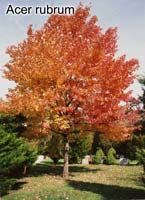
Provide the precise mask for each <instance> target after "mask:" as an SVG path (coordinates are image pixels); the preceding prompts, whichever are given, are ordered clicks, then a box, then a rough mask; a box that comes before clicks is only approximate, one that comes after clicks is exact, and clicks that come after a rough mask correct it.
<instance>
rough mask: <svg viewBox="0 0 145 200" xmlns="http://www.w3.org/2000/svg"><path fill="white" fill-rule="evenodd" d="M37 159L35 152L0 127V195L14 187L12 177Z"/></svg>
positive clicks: (14, 135) (20, 139)
mask: <svg viewBox="0 0 145 200" xmlns="http://www.w3.org/2000/svg"><path fill="white" fill-rule="evenodd" d="M36 158H37V152H36V151H34V150H33V149H31V148H30V146H29V145H28V144H27V143H26V142H25V141H24V139H22V138H17V136H16V134H14V133H8V132H7V131H6V130H5V129H4V128H3V126H2V125H0V179H1V180H0V188H1V191H0V192H1V195H2V194H5V193H6V191H7V190H8V189H9V188H10V187H11V186H12V185H14V183H15V182H16V180H15V179H13V178H14V177H17V175H18V174H20V173H21V174H22V172H24V166H27V167H30V166H31V165H32V164H33V163H34V161H35V160H36Z"/></svg>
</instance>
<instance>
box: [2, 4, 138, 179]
mask: <svg viewBox="0 0 145 200" xmlns="http://www.w3.org/2000/svg"><path fill="white" fill-rule="evenodd" d="M89 12H90V9H89V8H88V7H85V8H83V7H82V6H79V7H78V9H77V10H76V12H75V14H73V15H70V16H67V15H52V16H50V17H49V19H48V21H47V22H46V23H45V24H44V26H43V27H42V28H41V29H40V30H36V31H34V30H33V29H32V25H30V26H29V29H28V32H27V35H28V37H27V39H26V40H24V41H23V42H21V43H20V44H18V45H16V46H10V47H9V48H8V49H7V53H8V54H9V55H10V61H9V62H8V63H7V64H6V65H5V70H4V76H5V78H7V79H9V80H12V81H14V82H15V83H16V87H15V88H14V89H11V90H9V93H8V95H7V99H6V101H5V102H1V104H2V106H1V107H2V108H3V110H5V111H6V112H10V113H12V114H18V113H22V114H23V115H24V116H26V117H27V118H29V119H30V120H31V121H32V122H35V124H36V122H37V126H38V127H39V128H40V129H39V131H38V132H39V133H43V132H46V130H47V133H48V130H50V131H54V132H56V133H59V134H62V135H64V137H65V138H67V139H66V141H67V142H66V143H67V145H68V136H69V134H70V133H72V132H73V131H74V129H75V128H76V126H80V127H81V128H84V127H85V128H86V126H89V127H90V128H91V129H92V128H93V129H96V127H103V129H106V127H107V129H108V127H109V129H110V130H111V131H110V132H108V137H112V138H114V139H118V140H119V139H122V138H125V137H126V136H127V135H128V134H129V133H130V132H131V130H132V129H133V128H134V124H135V123H136V121H137V118H138V117H137V112H136V111H133V110H130V111H129V112H127V109H128V107H129V102H130V101H131V99H132V97H131V92H126V89H127V88H128V87H129V86H130V84H132V83H133V80H134V78H135V75H134V71H135V70H136V69H137V68H138V61H137V60H135V59H131V60H126V57H125V55H123V56H121V57H118V58H117V57H116V55H115V54H116V52H117V34H116V32H117V29H116V28H109V29H108V30H107V31H106V32H104V33H103V31H102V30H101V28H100V27H99V26H98V25H97V24H96V22H97V20H98V19H97V17H96V16H93V17H90V16H89ZM121 102H124V106H123V105H121ZM36 119H37V120H36ZM112 126H116V127H117V126H118V127H119V128H120V129H121V131H120V132H119V131H118V132H116V131H115V132H114V131H112ZM118 130H119V129H118ZM116 133H117V134H116ZM106 135H107V133H106ZM66 153H67V148H66ZM67 158H68V157H66V160H67ZM67 175H68V174H67V173H66V174H65V175H64V176H67Z"/></svg>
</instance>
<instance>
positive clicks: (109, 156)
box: [106, 147, 117, 165]
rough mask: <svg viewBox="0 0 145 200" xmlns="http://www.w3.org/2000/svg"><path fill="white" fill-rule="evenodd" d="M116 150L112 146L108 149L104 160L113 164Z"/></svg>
mask: <svg viewBox="0 0 145 200" xmlns="http://www.w3.org/2000/svg"><path fill="white" fill-rule="evenodd" d="M115 154H116V151H115V149H114V148H113V147H111V148H110V149H109V150H108V153H107V158H106V162H107V164H108V165H114V164H116V163H117V159H116V158H115Z"/></svg>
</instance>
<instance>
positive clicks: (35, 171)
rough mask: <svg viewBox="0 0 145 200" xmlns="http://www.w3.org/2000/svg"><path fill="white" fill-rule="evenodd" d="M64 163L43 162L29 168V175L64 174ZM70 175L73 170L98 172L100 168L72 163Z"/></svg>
mask: <svg viewBox="0 0 145 200" xmlns="http://www.w3.org/2000/svg"><path fill="white" fill-rule="evenodd" d="M62 171H63V165H61V164H60V165H56V166H54V165H50V164H49V163H41V164H37V165H35V166H33V168H32V169H31V170H29V172H28V174H27V176H39V175H43V174H48V175H53V176H55V175H56V176H62ZM69 171H70V176H71V173H73V172H79V173H81V172H94V173H95V172H97V171H100V169H98V168H96V169H90V168H87V167H85V166H82V165H80V166H79V165H71V166H69Z"/></svg>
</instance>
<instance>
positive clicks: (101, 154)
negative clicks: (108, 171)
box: [93, 148, 104, 164]
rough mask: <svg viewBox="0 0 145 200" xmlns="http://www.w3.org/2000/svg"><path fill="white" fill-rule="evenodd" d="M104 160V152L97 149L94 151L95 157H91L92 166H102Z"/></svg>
mask: <svg viewBox="0 0 145 200" xmlns="http://www.w3.org/2000/svg"><path fill="white" fill-rule="evenodd" d="M103 159H104V152H103V150H102V149H101V148H98V150H97V151H96V154H95V156H94V157H93V163H94V164H102V163H103Z"/></svg>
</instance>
